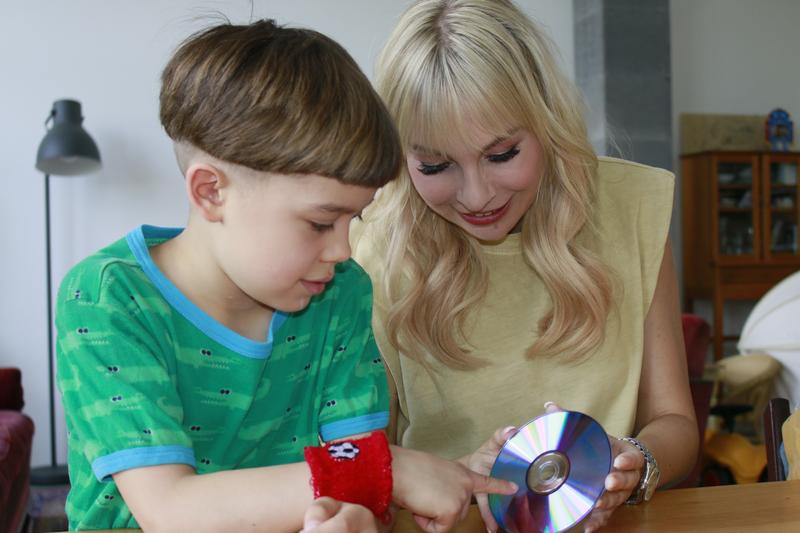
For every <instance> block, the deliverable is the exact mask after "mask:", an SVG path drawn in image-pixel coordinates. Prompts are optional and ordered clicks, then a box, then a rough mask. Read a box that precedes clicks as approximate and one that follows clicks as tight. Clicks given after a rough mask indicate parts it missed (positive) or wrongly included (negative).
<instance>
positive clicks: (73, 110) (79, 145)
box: [36, 100, 100, 176]
mask: <svg viewBox="0 0 800 533" xmlns="http://www.w3.org/2000/svg"><path fill="white" fill-rule="evenodd" d="M51 119H52V121H53V126H52V127H51V128H50V129H49V130H48V131H47V134H46V135H45V136H44V139H42V142H41V143H40V144H39V150H38V152H37V154H36V168H38V169H39V170H41V171H42V172H44V173H46V174H53V175H56V176H76V175H81V174H88V173H90V172H94V171H95V170H98V169H99V168H100V151H99V150H98V149H97V145H96V144H95V143H94V140H92V137H91V136H90V135H89V134H88V133H86V130H85V129H83V126H82V125H81V124H82V123H83V116H81V104H80V102H77V101H75V100H57V101H56V102H54V103H53V110H52V111H51V113H50V117H49V118H48V122H49V121H50V120H51Z"/></svg>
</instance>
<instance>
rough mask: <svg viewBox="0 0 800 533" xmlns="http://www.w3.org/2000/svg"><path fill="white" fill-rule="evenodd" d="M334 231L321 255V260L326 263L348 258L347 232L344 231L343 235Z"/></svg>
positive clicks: (349, 252) (349, 250) (349, 251)
mask: <svg viewBox="0 0 800 533" xmlns="http://www.w3.org/2000/svg"><path fill="white" fill-rule="evenodd" d="M338 233H339V232H335V233H334V234H333V235H332V236H331V240H330V243H329V244H328V245H327V246H326V247H325V252H324V254H323V256H322V261H324V262H326V263H341V262H342V261H347V260H348V259H350V254H351V252H352V251H351V249H350V239H349V235H348V232H347V231H345V232H344V234H343V235H339V234H338Z"/></svg>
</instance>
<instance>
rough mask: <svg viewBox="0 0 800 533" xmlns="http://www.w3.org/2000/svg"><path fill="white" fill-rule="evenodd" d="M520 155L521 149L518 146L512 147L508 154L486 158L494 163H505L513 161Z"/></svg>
mask: <svg viewBox="0 0 800 533" xmlns="http://www.w3.org/2000/svg"><path fill="white" fill-rule="evenodd" d="M518 153H519V148H518V147H517V146H514V147H512V148H511V149H510V150H508V151H507V152H503V153H502V154H489V155H487V156H486V159H488V160H489V161H491V162H492V163H505V162H506V161H511V160H512V159H514V157H516V155H517V154H518Z"/></svg>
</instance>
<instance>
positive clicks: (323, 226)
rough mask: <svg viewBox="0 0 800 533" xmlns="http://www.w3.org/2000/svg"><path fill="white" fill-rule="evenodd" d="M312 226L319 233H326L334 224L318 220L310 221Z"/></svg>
mask: <svg viewBox="0 0 800 533" xmlns="http://www.w3.org/2000/svg"><path fill="white" fill-rule="evenodd" d="M309 224H311V228H312V229H313V230H314V231H317V232H319V233H325V232H326V231H330V230H332V229H333V224H319V223H317V222H309Z"/></svg>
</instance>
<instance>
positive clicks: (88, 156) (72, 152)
mask: <svg viewBox="0 0 800 533" xmlns="http://www.w3.org/2000/svg"><path fill="white" fill-rule="evenodd" d="M51 122H52V127H50V129H49V130H47V133H46V134H45V136H44V139H42V142H41V143H40V144H39V151H38V152H37V154H36V168H37V169H39V170H41V171H42V172H44V212H45V236H46V240H47V254H46V256H47V363H48V364H47V371H48V377H49V392H50V466H44V467H40V468H34V469H32V470H31V483H32V484H33V485H65V484H67V483H69V478H68V476H67V468H66V466H64V465H59V464H57V461H56V414H55V387H54V383H53V374H54V373H53V355H54V354H53V283H52V279H51V278H52V274H51V266H50V175H51V174H52V175H54V176H78V175H83V174H88V173H90V172H94V171H95V170H98V169H99V168H100V152H99V151H98V150H97V145H96V144H95V143H94V141H93V140H92V138H91V137H90V136H89V134H88V133H86V130H84V129H83V126H82V125H81V123H82V122H83V117H82V116H81V104H80V102H77V101H75V100H57V101H56V102H54V103H53V109H52V111H50V115H49V116H48V117H47V120H46V121H45V123H44V124H45V127H47V126H48V125H49V124H50V123H51Z"/></svg>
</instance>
